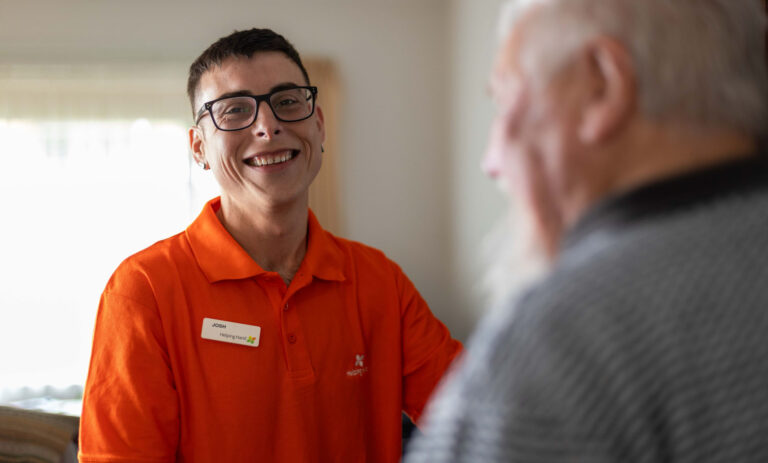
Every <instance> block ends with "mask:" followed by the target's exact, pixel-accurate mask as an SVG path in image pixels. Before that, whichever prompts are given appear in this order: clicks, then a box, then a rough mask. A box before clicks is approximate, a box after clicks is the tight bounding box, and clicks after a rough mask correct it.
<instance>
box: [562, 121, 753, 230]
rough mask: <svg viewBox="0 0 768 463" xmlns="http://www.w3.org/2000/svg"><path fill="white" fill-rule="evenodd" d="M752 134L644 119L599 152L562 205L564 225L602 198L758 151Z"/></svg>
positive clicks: (576, 218)
mask: <svg viewBox="0 0 768 463" xmlns="http://www.w3.org/2000/svg"><path fill="white" fill-rule="evenodd" d="M756 148H757V147H756V143H755V141H754V139H753V138H751V137H750V136H748V135H745V134H743V133H740V132H736V131H732V130H727V129H696V128H688V127H680V126H675V127H674V128H671V127H669V128H668V127H664V126H662V125H660V124H653V123H641V124H639V125H636V126H635V128H634V129H633V130H632V131H630V132H628V133H627V134H626V137H625V138H624V139H623V140H620V141H618V142H617V143H615V144H613V146H611V147H609V149H607V150H605V151H604V152H602V153H601V154H598V156H600V157H602V158H603V162H602V163H600V162H597V163H594V164H593V165H600V166H602V169H600V170H597V169H595V170H597V171H596V172H593V173H592V179H591V181H590V182H586V183H585V184H584V185H583V186H584V188H583V189H582V191H581V192H580V194H578V193H577V194H573V195H571V198H573V202H572V203H571V204H570V205H569V207H568V208H567V209H566V210H565V211H564V212H565V215H564V218H565V220H564V222H565V224H566V228H568V227H569V226H571V225H572V224H573V223H574V222H575V221H576V220H578V218H579V217H581V215H582V214H583V213H584V212H586V210H587V209H588V208H589V206H591V205H592V204H594V203H595V202H597V201H599V200H600V199H602V198H605V197H608V196H611V195H614V194H618V193H621V192H624V191H628V190H631V189H634V188H637V187H640V186H642V185H645V184H648V183H652V182H655V181H658V180H662V179H665V178H670V177H674V176H676V175H680V174H682V173H685V172H690V171H694V170H698V169H703V168H706V167H709V166H714V165H716V164H720V163H723V162H727V161H730V160H735V159H737V158H741V157H744V156H749V155H750V154H753V153H754V152H755V151H756Z"/></svg>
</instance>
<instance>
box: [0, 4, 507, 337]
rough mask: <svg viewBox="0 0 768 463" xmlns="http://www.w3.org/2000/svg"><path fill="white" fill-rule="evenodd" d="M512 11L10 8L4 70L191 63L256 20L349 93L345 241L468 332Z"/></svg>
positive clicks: (495, 207)
mask: <svg viewBox="0 0 768 463" xmlns="http://www.w3.org/2000/svg"><path fill="white" fill-rule="evenodd" d="M498 3H499V2H498V1H497V0H306V1H300V0H281V1H277V0H249V1H246V0H229V1H218V2H210V1H181V0H166V1H156V0H151V1H150V0H134V1H131V2H125V1H119V0H68V1H59V0H27V1H24V2H20V1H8V0H0V64H7V63H38V64H39V63H50V62H61V63H71V62H97V63H104V62H107V63H109V62H118V63H131V62H155V63H157V62H162V63H166V64H167V63H180V64H183V65H184V66H186V65H187V64H188V63H189V62H191V60H192V59H194V57H195V56H196V55H197V54H199V53H200V52H201V51H202V49H203V48H204V47H205V46H207V45H208V44H209V43H210V42H212V41H213V40H214V39H216V38H218V37H220V36H222V35H225V34H227V33H229V32H231V31H232V30H234V29H241V28H246V27H251V26H264V27H272V28H274V29H276V30H278V31H280V32H282V33H283V34H285V35H286V36H287V37H288V38H289V39H290V40H291V41H292V42H293V43H294V45H296V47H297V48H298V49H299V50H300V52H302V54H304V55H307V56H308V55H312V56H318V57H327V58H330V59H332V60H333V61H334V62H335V63H336V64H337V66H338V71H339V75H340V76H341V80H342V85H343V88H344V89H345V90H344V96H343V100H342V106H341V110H342V119H341V121H340V127H338V128H337V131H336V132H337V133H338V134H339V138H340V139H339V140H338V146H340V152H339V153H327V155H331V156H333V155H338V156H339V157H340V159H339V161H340V162H339V165H340V170H339V172H338V174H339V175H338V177H339V178H340V180H341V185H340V195H341V198H342V205H341V209H342V227H343V229H344V230H345V231H346V233H345V234H346V235H347V236H348V237H350V238H352V239H355V240H359V241H363V242H366V243H368V244H370V245H373V246H376V247H378V248H380V249H382V250H384V251H385V252H386V253H387V254H388V255H389V256H390V257H392V258H393V259H394V260H396V261H397V262H398V263H400V264H401V266H402V267H403V268H404V269H405V271H406V272H407V273H408V274H409V276H410V277H411V278H412V280H413V281H414V283H415V284H416V286H417V287H418V288H419V289H420V290H421V292H422V294H423V295H424V297H425V298H426V299H427V301H428V302H429V303H430V305H431V306H432V307H433V310H434V311H435V312H436V313H437V314H438V315H439V316H440V317H441V318H443V319H444V320H445V321H446V323H447V324H448V325H449V327H450V328H451V329H452V331H454V333H455V334H456V335H457V336H459V337H461V338H464V337H465V336H466V334H467V333H468V331H469V328H470V325H471V324H472V322H473V320H474V317H475V315H474V314H475V312H473V311H472V310H471V309H468V307H471V306H477V305H479V300H478V298H477V295H476V294H475V293H473V290H472V288H473V287H474V284H475V281H476V280H477V276H478V270H479V267H478V265H477V264H476V263H475V262H476V258H475V256H476V251H477V245H478V243H479V241H480V240H481V238H482V237H483V235H484V234H485V232H486V231H487V230H488V228H490V225H491V223H493V221H494V217H496V216H498V215H499V214H500V211H501V210H502V202H501V199H500V198H499V196H498V194H497V193H496V192H495V190H494V189H493V187H492V185H491V184H490V182H488V181H486V180H485V179H484V178H483V177H482V175H481V174H480V171H479V167H478V165H479V159H480V156H481V154H482V149H483V146H484V143H485V135H486V132H487V123H488V121H489V119H490V115H491V109H490V103H489V101H488V99H487V97H486V96H485V93H484V88H485V87H484V85H485V79H486V74H487V70H488V67H489V66H490V56H491V50H490V47H491V46H492V45H493V41H494V36H493V35H494V33H493V30H494V27H495V24H494V21H495V19H494V18H495V16H496V5H498ZM180 69H183V66H180ZM182 79H183V76H182ZM179 90H180V91H181V92H183V90H184V89H183V88H181V89H179ZM183 116H184V117H186V116H187V115H186V114H184V115H183Z"/></svg>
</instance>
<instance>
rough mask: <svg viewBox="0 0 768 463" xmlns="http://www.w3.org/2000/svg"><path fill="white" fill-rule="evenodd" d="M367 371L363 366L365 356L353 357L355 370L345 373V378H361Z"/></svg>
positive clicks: (357, 355)
mask: <svg viewBox="0 0 768 463" xmlns="http://www.w3.org/2000/svg"><path fill="white" fill-rule="evenodd" d="M367 371H368V367H367V366H365V354H356V355H355V368H354V369H352V370H349V371H348V372H347V376H363V374H364V373H365V372H367Z"/></svg>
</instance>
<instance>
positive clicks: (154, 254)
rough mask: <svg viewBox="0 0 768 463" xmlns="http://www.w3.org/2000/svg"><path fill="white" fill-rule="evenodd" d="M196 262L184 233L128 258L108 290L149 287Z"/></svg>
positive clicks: (121, 265)
mask: <svg viewBox="0 0 768 463" xmlns="http://www.w3.org/2000/svg"><path fill="white" fill-rule="evenodd" d="M189 258H192V254H191V250H190V248H189V243H188V242H187V240H186V237H185V234H184V232H180V233H177V234H175V235H173V236H171V237H168V238H165V239H162V240H160V241H157V242H155V243H153V244H152V245H150V246H148V247H146V248H144V249H142V250H140V251H138V252H136V253H134V254H132V255H130V256H129V257H127V258H125V259H124V260H123V261H122V262H121V263H120V265H118V267H117V269H116V270H115V271H114V273H113V274H112V277H111V278H110V280H109V283H108V284H107V289H108V290H109V289H113V290H114V289H116V288H119V287H125V286H126V285H129V286H132V285H135V284H137V283H139V284H142V283H143V284H146V283H148V282H150V281H152V280H154V279H157V278H164V277H167V276H168V275H170V274H171V273H173V269H174V268H176V267H179V266H180V265H181V266H185V265H187V263H188V262H186V261H187V260H188V259H189Z"/></svg>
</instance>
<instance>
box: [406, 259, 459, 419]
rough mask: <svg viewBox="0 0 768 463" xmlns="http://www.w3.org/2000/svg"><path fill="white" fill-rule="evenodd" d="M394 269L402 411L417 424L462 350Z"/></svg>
mask: <svg viewBox="0 0 768 463" xmlns="http://www.w3.org/2000/svg"><path fill="white" fill-rule="evenodd" d="M393 265H394V264H393ZM394 267H395V271H396V278H397V287H398V290H399V292H400V302H401V304H400V307H401V318H400V320H401V328H402V352H403V411H405V413H407V414H408V416H409V417H410V418H411V420H413V421H414V422H415V423H417V424H418V422H419V419H420V417H421V414H422V412H423V410H424V406H425V404H426V403H427V401H428V400H429V397H430V395H431V394H432V392H433V391H434V389H435V386H437V384H438V382H439V381H440V379H441V378H442V377H443V375H444V374H445V373H446V371H447V370H448V367H449V366H450V365H451V362H452V361H453V360H454V358H455V357H456V356H457V355H458V353H459V352H460V351H461V349H462V346H461V343H460V342H458V341H456V340H455V339H453V338H451V333H450V332H449V331H448V328H446V327H445V325H444V324H443V323H442V322H440V320H438V319H437V318H435V316H434V315H433V314H432V312H431V311H430V310H429V307H428V306H427V303H426V302H425V301H424V299H423V298H422V297H421V295H420V294H419V293H418V291H417V290H416V288H415V287H414V286H413V283H411V281H410V280H409V279H408V277H406V276H405V275H404V274H403V273H402V271H401V270H400V268H399V267H397V265H394Z"/></svg>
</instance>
